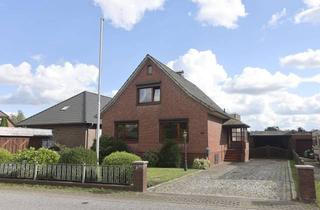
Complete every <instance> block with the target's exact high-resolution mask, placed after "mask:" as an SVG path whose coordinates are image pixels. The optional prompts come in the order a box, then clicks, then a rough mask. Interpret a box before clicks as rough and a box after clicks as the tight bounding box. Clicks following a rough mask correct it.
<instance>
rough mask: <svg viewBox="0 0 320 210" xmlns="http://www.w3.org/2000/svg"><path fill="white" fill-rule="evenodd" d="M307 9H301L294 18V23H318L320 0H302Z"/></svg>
mask: <svg viewBox="0 0 320 210" xmlns="http://www.w3.org/2000/svg"><path fill="white" fill-rule="evenodd" d="M303 2H304V4H305V5H306V6H307V8H305V9H302V10H301V11H300V12H299V13H297V14H296V15H295V17H294V22H295V23H296V24H299V23H313V24H319V23H320V0H303Z"/></svg>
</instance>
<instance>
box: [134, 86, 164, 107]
mask: <svg viewBox="0 0 320 210" xmlns="http://www.w3.org/2000/svg"><path fill="white" fill-rule="evenodd" d="M160 98H161V92H160V86H159V85H155V86H147V87H138V104H155V103H160Z"/></svg>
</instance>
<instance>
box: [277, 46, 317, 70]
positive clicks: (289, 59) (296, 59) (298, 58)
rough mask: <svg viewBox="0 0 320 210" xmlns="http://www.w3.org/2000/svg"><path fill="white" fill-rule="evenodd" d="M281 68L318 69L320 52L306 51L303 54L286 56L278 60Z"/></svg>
mask: <svg viewBox="0 0 320 210" xmlns="http://www.w3.org/2000/svg"><path fill="white" fill-rule="evenodd" d="M280 63H281V65H282V66H293V67H296V68H299V69H305V68H320V50H319V49H318V50H313V49H308V50H307V51H305V52H300V53H297V54H292V55H287V56H285V57H283V58H280Z"/></svg>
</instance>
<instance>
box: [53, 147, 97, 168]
mask: <svg viewBox="0 0 320 210" xmlns="http://www.w3.org/2000/svg"><path fill="white" fill-rule="evenodd" d="M59 163H70V164H88V165H95V164H96V163H97V157H96V153H95V152H94V151H92V150H88V149H85V148H83V147H75V148H66V149H64V150H62V151H61V152H60V160H59Z"/></svg>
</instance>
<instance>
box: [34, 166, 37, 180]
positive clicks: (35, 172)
mask: <svg viewBox="0 0 320 210" xmlns="http://www.w3.org/2000/svg"><path fill="white" fill-rule="evenodd" d="M37 176H38V164H34V173H33V180H37Z"/></svg>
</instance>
